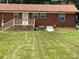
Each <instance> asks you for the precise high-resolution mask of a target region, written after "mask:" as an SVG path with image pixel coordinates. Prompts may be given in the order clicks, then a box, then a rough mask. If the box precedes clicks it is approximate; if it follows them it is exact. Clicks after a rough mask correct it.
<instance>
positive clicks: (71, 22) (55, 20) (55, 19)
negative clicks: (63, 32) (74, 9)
mask: <svg viewBox="0 0 79 59" xmlns="http://www.w3.org/2000/svg"><path fill="white" fill-rule="evenodd" d="M29 18H30V19H32V14H31V13H30V14H29ZM75 19H76V17H75V14H66V15H65V22H64V23H63V24H62V23H61V22H60V21H59V14H56V13H55V14H54V13H48V14H47V18H46V19H36V26H41V25H43V26H49V25H52V26H53V25H54V24H56V25H57V27H62V26H64V27H75Z"/></svg>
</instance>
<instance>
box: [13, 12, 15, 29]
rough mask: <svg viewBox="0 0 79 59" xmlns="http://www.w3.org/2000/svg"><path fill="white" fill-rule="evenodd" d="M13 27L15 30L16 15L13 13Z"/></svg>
mask: <svg viewBox="0 0 79 59" xmlns="http://www.w3.org/2000/svg"><path fill="white" fill-rule="evenodd" d="M13 29H14V30H15V15H14V13H13Z"/></svg>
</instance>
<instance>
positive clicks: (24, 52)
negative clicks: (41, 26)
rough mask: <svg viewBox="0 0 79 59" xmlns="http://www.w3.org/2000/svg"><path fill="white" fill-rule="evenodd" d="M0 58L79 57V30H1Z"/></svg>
mask: <svg viewBox="0 0 79 59" xmlns="http://www.w3.org/2000/svg"><path fill="white" fill-rule="evenodd" d="M0 59H79V30H76V29H66V28H63V29H62V28H60V29H56V31H55V32H47V31H32V32H1V33H0Z"/></svg>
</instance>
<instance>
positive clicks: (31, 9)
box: [0, 4, 79, 30]
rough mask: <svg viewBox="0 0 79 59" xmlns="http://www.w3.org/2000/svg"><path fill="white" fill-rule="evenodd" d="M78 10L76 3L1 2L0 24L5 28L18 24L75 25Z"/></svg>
mask: <svg viewBox="0 0 79 59" xmlns="http://www.w3.org/2000/svg"><path fill="white" fill-rule="evenodd" d="M77 12H79V11H78V9H77V8H76V7H75V6H74V5H46V4H0V21H2V22H0V25H2V26H3V27H2V29H5V30H6V29H9V28H12V27H13V28H15V27H16V26H17V27H18V26H25V27H27V26H31V27H33V28H34V27H35V26H45V27H46V26H54V25H56V26H57V27H75V21H76V15H75V14H76V13H77Z"/></svg>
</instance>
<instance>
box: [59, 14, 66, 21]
mask: <svg viewBox="0 0 79 59" xmlns="http://www.w3.org/2000/svg"><path fill="white" fill-rule="evenodd" d="M59 21H65V14H62V13H61V14H59Z"/></svg>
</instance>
